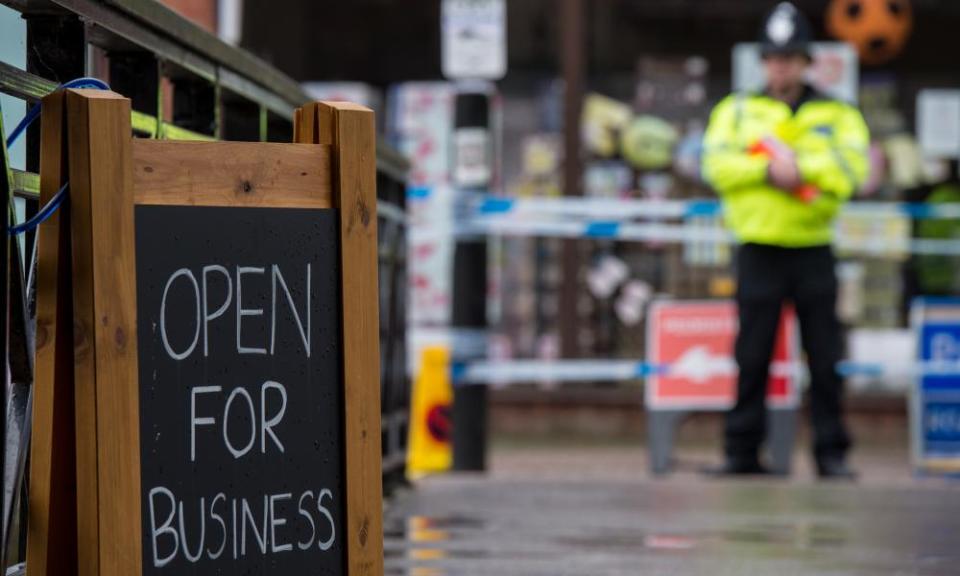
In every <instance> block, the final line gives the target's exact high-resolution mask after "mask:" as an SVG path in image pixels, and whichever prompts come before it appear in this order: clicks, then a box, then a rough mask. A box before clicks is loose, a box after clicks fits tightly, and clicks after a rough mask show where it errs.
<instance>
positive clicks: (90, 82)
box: [7, 78, 110, 236]
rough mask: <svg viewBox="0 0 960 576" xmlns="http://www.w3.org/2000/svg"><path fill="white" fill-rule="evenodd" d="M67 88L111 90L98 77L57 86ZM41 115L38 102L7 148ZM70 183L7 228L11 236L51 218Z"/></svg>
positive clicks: (16, 130)
mask: <svg viewBox="0 0 960 576" xmlns="http://www.w3.org/2000/svg"><path fill="white" fill-rule="evenodd" d="M65 88H96V89H97V90H109V89H110V86H109V85H107V83H106V82H104V81H103V80H99V79H97V78H77V79H76V80H71V81H69V82H65V83H63V84H61V85H60V86H59V87H57V89H58V90H60V89H65ZM39 117H40V104H39V103H37V104H36V105H34V106H33V107H31V108H30V111H28V112H27V114H26V115H25V116H24V117H23V120H21V121H20V123H19V124H17V126H16V128H14V129H13V132H11V133H10V135H9V136H7V148H10V147H11V146H13V144H14V143H15V142H16V141H17V139H18V138H19V137H20V136H22V135H23V133H24V132H26V130H27V127H29V126H30V125H31V124H33V122H34V121H35V120H36V119H37V118H39ZM68 185H69V183H67V184H64V185H63V186H62V187H61V188H60V190H59V191H58V192H57V193H56V194H54V196H53V198H51V199H50V201H49V202H47V205H46V206H44V207H43V208H41V209H40V211H39V212H37V213H36V214H35V215H34V216H33V218H30V219H29V220H27V221H26V222H24V223H22V224H17V225H16V226H11V227H10V228H7V234H8V235H10V236H16V235H17V234H23V233H24V232H29V231H31V230H34V229H35V228H36V227H37V226H39V225H40V224H42V223H43V222H44V220H46V219H47V218H49V217H50V216H51V215H52V214H53V213H54V212H56V211H57V208H60V205H61V204H63V202H64V201H65V200H66V198H67V186H68Z"/></svg>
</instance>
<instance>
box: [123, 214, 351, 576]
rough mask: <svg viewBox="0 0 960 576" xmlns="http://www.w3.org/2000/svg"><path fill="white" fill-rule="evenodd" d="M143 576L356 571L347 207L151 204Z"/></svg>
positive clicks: (143, 255)
mask: <svg viewBox="0 0 960 576" xmlns="http://www.w3.org/2000/svg"><path fill="white" fill-rule="evenodd" d="M135 211H136V213H135V218H136V253H137V318H138V344H139V361H140V362H139V372H140V387H139V389H140V437H141V467H142V472H141V474H142V476H141V478H142V489H141V494H142V504H141V509H142V514H143V523H142V525H143V534H142V539H143V573H144V574H150V575H154V574H156V575H164V574H177V575H180V574H204V575H212V574H229V575H243V574H257V575H261V574H276V575H284V576H296V575H301V574H303V575H307V574H309V575H339V574H343V573H344V546H343V529H342V527H343V498H344V486H343V442H342V430H343V426H342V419H343V416H342V411H343V410H342V406H343V398H342V382H343V376H342V360H341V358H342V355H341V334H340V310H341V306H340V301H341V300H340V293H339V292H340V290H339V279H340V270H339V258H338V238H339V234H338V227H337V220H336V213H335V212H334V211H333V210H318V209H279V208H226V207H224V208H219V207H187V206H143V205H141V206H136V208H135Z"/></svg>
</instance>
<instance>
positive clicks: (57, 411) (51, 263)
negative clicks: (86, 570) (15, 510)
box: [27, 92, 77, 576]
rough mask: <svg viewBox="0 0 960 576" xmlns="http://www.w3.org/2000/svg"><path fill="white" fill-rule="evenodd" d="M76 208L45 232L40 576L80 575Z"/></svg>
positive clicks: (58, 180)
mask: <svg viewBox="0 0 960 576" xmlns="http://www.w3.org/2000/svg"><path fill="white" fill-rule="evenodd" d="M42 111H43V112H42V118H41V120H42V128H41V130H42V134H41V139H40V203H41V204H42V205H46V203H48V202H50V200H51V198H53V196H54V195H55V194H56V193H57V192H58V191H59V190H60V187H61V186H62V185H63V183H64V182H66V181H67V166H66V162H65V159H66V150H65V138H64V137H65V134H66V126H65V124H64V113H65V111H64V93H63V92H56V93H54V94H51V95H49V96H47V97H46V98H44V99H43V108H42ZM68 210H69V204H67V203H65V204H64V205H62V206H61V208H60V210H59V211H58V212H56V213H54V214H53V215H52V216H51V217H50V218H49V219H48V220H47V221H46V222H44V223H43V224H41V225H40V230H39V232H38V234H39V245H38V249H37V250H38V258H37V332H36V338H37V340H36V342H37V345H36V372H35V378H34V391H33V394H34V398H33V431H32V440H31V446H30V492H29V494H30V500H29V505H28V514H29V516H28V521H27V565H28V566H30V574H31V575H33V576H47V575H50V576H61V575H64V576H66V575H73V574H76V573H77V486H76V443H75V437H74V395H73V301H72V294H71V289H72V288H71V282H70V228H69V222H70V219H69V212H68Z"/></svg>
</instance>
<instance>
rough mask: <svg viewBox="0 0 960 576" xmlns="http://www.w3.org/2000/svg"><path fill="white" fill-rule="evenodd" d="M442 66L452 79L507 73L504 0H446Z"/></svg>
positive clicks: (487, 77) (442, 17)
mask: <svg viewBox="0 0 960 576" xmlns="http://www.w3.org/2000/svg"><path fill="white" fill-rule="evenodd" d="M440 11H441V12H440V26H441V31H440V49H441V68H442V70H443V75H444V77H446V78H448V79H450V80H499V79H500V78H503V76H504V75H505V74H506V73H507V6H506V1H505V0H443V3H442V4H441V7H440Z"/></svg>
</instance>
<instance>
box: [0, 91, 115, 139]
mask: <svg viewBox="0 0 960 576" xmlns="http://www.w3.org/2000/svg"><path fill="white" fill-rule="evenodd" d="M61 88H96V89H97V90H109V89H110V86H108V85H107V83H106V82H104V81H103V80H99V79H97V78H77V79H76V80H71V81H69V82H65V83H63V84H61V85H60V86H58V87H57V90H60V89H61ZM39 117H40V104H39V103H37V104H35V105H34V106H33V107H31V108H30V111H29V112H27V115H26V116H24V117H23V120H21V121H20V123H19V124H17V127H16V128H14V129H13V132H11V133H10V135H9V136H7V148H10V147H11V146H13V143H14V142H16V141H17V139H18V138H19V137H20V136H21V135H22V134H23V133H24V132H25V131H26V129H27V127H28V126H30V125H31V124H33V121H34V120H36V119H37V118H39Z"/></svg>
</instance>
